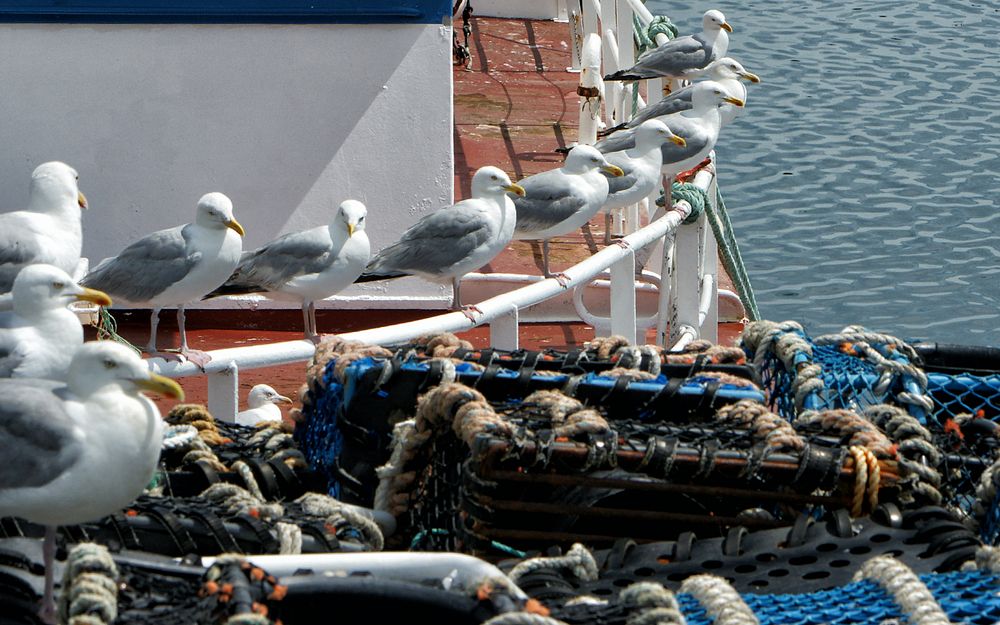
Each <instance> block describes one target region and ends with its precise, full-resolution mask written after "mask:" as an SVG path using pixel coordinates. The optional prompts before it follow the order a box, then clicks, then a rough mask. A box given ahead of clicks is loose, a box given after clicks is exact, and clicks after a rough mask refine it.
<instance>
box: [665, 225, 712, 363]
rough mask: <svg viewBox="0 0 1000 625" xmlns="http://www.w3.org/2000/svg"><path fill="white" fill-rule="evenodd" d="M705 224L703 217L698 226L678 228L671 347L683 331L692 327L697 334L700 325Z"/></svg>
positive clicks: (675, 249)
mask: <svg viewBox="0 0 1000 625" xmlns="http://www.w3.org/2000/svg"><path fill="white" fill-rule="evenodd" d="M704 223H705V215H704V214H702V215H701V217H699V218H698V221H696V222H695V223H693V224H683V225H681V226H680V227H679V228H678V229H677V240H676V242H675V247H674V267H673V273H672V274H671V289H670V294H671V301H672V305H671V308H672V314H671V315H670V321H671V323H670V341H669V344H670V345H673V344H674V343H676V342H677V341H678V339H679V338H680V336H681V332H682V331H683V330H684V329H686V328H690V329H693V330H694V331H695V332H698V331H699V327H700V325H701V324H699V323H698V304H699V301H700V299H701V297H700V291H701V275H700V272H699V267H700V265H701V262H700V258H701V254H702V252H703V247H702V245H701V240H702V237H701V227H702V225H703V224H704Z"/></svg>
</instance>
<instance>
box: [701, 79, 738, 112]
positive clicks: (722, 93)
mask: <svg viewBox="0 0 1000 625" xmlns="http://www.w3.org/2000/svg"><path fill="white" fill-rule="evenodd" d="M723 104H732V105H733V106H740V107H741V106H743V105H744V102H743V100H741V99H739V98H737V97H736V96H734V95H732V94H731V93H729V91H728V90H727V89H726V88H725V87H723V86H722V84H721V83H717V82H715V81H714V80H706V81H704V82H699V83H695V84H694V85H692V91H691V105H692V107H693V108H694V110H695V111H704V110H706V109H710V108H712V107H716V108H717V107H719V106H722V105H723Z"/></svg>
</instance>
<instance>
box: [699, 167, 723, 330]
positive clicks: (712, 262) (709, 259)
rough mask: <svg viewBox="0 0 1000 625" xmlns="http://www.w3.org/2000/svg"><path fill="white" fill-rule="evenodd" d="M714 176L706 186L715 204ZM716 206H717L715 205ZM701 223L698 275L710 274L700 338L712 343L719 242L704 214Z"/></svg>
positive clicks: (716, 319) (716, 312) (716, 309)
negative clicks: (702, 241) (700, 263)
mask: <svg viewBox="0 0 1000 625" xmlns="http://www.w3.org/2000/svg"><path fill="white" fill-rule="evenodd" d="M715 184H716V182H715V178H714V177H713V178H712V184H711V185H709V187H708V189H709V190H708V198H709V199H708V201H709V202H712V205H713V206H715V198H716V195H715ZM716 208H717V207H716ZM698 223H700V224H701V228H702V229H703V231H704V233H705V236H704V241H705V248H704V254H703V256H702V267H701V271H700V272H699V275H701V276H702V277H704V276H711V277H712V280H711V286H710V287H709V289H708V290H709V293H702V297H701V299H702V301H704V300H705V299H706V297H707V298H708V309H707V310H706V311H705V316H704V320H703V321H702V322H701V338H703V339H706V340H709V341H712V342H713V343H718V342H719V244H718V242H717V241H716V240H715V235H714V234H713V232H712V229H711V227H710V226H709V223H708V216H707V215H705V216H704V217H703V218H702V219H700V220H698Z"/></svg>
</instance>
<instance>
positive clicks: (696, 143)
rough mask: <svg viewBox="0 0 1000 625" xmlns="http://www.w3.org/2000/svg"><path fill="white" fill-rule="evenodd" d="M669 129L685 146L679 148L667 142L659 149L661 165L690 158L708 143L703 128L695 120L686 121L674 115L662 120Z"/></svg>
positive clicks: (681, 116)
mask: <svg viewBox="0 0 1000 625" xmlns="http://www.w3.org/2000/svg"><path fill="white" fill-rule="evenodd" d="M663 121H664V122H666V123H667V125H668V126H669V127H670V131H671V132H673V133H674V134H675V135H677V136H678V137H682V138H683V139H684V141H685V142H686V145H684V146H679V145H677V144H676V143H673V142H672V141H667V142H666V143H664V144H663V147H661V148H660V151H661V152H662V153H663V164H664V165H668V164H670V163H678V162H680V161H683V160H685V159H688V158H691V157H692V156H694V155H695V154H697V153H698V152H700V151H701V150H702V148H704V147H705V145H706V144H707V143H708V141H709V137H708V134H707V133H706V132H705V128H704V127H703V126H702V125H700V124H699V123H697V122H696V121H695V120H692V119H688V118H686V117H684V116H683V115H675V116H674V117H671V118H669V119H666V120H663Z"/></svg>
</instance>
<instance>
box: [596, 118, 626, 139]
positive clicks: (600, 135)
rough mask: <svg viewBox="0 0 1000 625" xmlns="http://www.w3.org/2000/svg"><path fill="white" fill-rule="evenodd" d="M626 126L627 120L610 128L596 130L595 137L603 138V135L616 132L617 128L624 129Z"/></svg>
mask: <svg viewBox="0 0 1000 625" xmlns="http://www.w3.org/2000/svg"><path fill="white" fill-rule="evenodd" d="M626 128H628V122H624V123H621V124H618V125H617V126H612V127H611V128H605V129H604V130H598V131H597V137H598V138H599V139H603V138H604V137H606V136H608V135H610V134H611V133H613V132H618V131H619V130H625V129H626Z"/></svg>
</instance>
